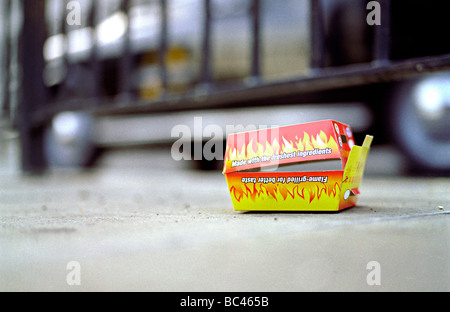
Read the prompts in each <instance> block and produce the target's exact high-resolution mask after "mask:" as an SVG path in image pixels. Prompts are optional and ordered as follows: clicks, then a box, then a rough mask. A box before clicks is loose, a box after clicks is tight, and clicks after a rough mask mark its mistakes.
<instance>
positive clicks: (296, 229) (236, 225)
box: [0, 139, 450, 291]
mask: <svg viewBox="0 0 450 312" xmlns="http://www.w3.org/2000/svg"><path fill="white" fill-rule="evenodd" d="M1 144H2V148H1V152H0V159H1V161H0V291H341V290H342V291H449V290H450V279H449V278H450V268H449V263H450V261H449V260H450V253H449V250H450V248H449V247H450V246H449V242H450V240H449V234H450V233H449V221H450V215H449V208H450V192H449V190H450V179H449V178H443V177H442V178H418V177H406V176H404V175H402V172H401V164H402V163H403V162H402V160H401V158H399V156H398V155H396V154H395V152H392V151H391V150H390V149H388V148H387V149H386V148H377V147H375V148H373V151H372V153H371V154H370V156H369V160H368V168H367V174H366V176H365V178H364V181H363V184H362V188H361V195H360V200H359V205H358V206H357V207H355V208H352V209H348V210H345V211H343V212H340V213H237V212H234V211H233V208H232V205H231V200H230V198H229V194H228V192H227V187H226V183H225V179H224V177H223V175H222V174H221V173H220V172H199V171H192V170H190V169H189V168H187V166H185V164H181V163H174V162H173V161H171V159H170V153H169V152H168V151H159V152H158V151H119V152H113V153H110V154H107V155H105V157H104V159H103V160H102V162H101V164H100V166H99V167H98V168H96V169H95V170H92V171H90V172H84V173H80V172H70V171H69V172H68V171H53V172H51V173H49V174H48V175H46V176H44V177H27V176H23V175H21V174H20V173H19V171H18V169H17V168H18V162H17V153H18V150H17V145H16V144H15V140H14V139H8V140H3V141H2V142H1Z"/></svg>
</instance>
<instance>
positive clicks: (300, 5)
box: [0, 0, 450, 174]
mask: <svg viewBox="0 0 450 312" xmlns="http://www.w3.org/2000/svg"><path fill="white" fill-rule="evenodd" d="M368 2H369V1H365V0H360V1H349V0H338V1H333V0H279V1H274V0H99V1H92V0H76V1H68V0H66V1H63V0H45V1H32V0H22V1H15V0H5V1H2V3H1V4H0V20H1V22H0V23H1V24H2V27H1V32H0V43H1V45H0V46H1V49H0V69H1V70H0V72H1V75H0V92H1V97H0V116H2V119H3V120H6V121H8V122H9V123H10V124H12V125H13V127H15V128H16V129H17V130H18V132H19V133H20V141H21V150H22V169H23V170H24V171H25V172H43V171H45V169H46V168H47V167H48V166H53V165H54V166H76V167H85V166H89V165H93V164H95V160H96V159H97V158H98V156H99V155H100V151H104V150H105V149H108V148H113V147H117V146H127V147H128V146H135V145H145V146H149V147H153V148H155V147H157V146H161V144H166V145H170V144H172V143H173V142H174V140H176V139H177V138H174V137H172V135H171V130H172V129H173V127H174V126H176V125H180V124H181V125H187V126H188V127H190V129H194V125H193V122H194V117H196V116H201V117H202V122H203V126H206V125H209V124H214V125H218V126H220V127H221V128H222V129H223V130H224V131H223V134H226V131H225V129H226V126H227V125H237V124H240V125H244V127H245V126H246V125H250V124H252V125H256V126H259V125H265V126H271V125H285V124H293V123H301V122H306V121H313V120H318V119H329V118H331V119H337V120H339V121H342V122H345V123H349V124H351V125H352V128H353V129H354V131H355V132H356V133H357V134H360V135H361V136H362V135H365V134H366V133H368V132H370V133H371V134H373V135H374V136H375V138H376V140H375V143H379V144H381V143H389V144H393V145H395V146H396V147H398V148H399V149H400V150H401V151H402V152H403V153H404V155H405V156H406V157H407V158H408V160H409V163H410V168H411V171H413V172H427V173H438V174H448V172H449V171H450V130H449V129H448V127H447V124H448V123H449V122H450V72H449V70H450V43H449V41H448V40H446V38H445V29H446V28H447V26H446V22H445V21H446V10H445V8H444V6H443V4H442V2H439V1H422V0H412V1H409V2H408V5H407V6H406V5H405V4H404V3H400V2H399V1H388V0H380V1H375V2H376V3H377V4H379V8H380V11H379V12H378V13H379V16H380V22H381V23H380V25H369V24H368V23H367V15H368V14H369V13H370V12H372V10H373V9H374V7H372V6H368ZM208 139H209V138H208V137H203V136H200V137H195V138H194V141H193V142H192V144H195V142H205V141H207V140H208ZM216 139H218V140H220V141H223V140H224V139H225V137H220V138H216ZM201 167H202V168H208V167H212V168H218V167H220V160H219V161H207V160H203V161H201Z"/></svg>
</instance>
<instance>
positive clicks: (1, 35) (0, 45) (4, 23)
mask: <svg viewBox="0 0 450 312" xmlns="http://www.w3.org/2000/svg"><path fill="white" fill-rule="evenodd" d="M9 2H10V1H9V0H7V1H2V2H1V4H0V17H1V20H0V27H1V28H0V49H1V51H0V62H1V63H0V69H1V72H0V75H1V79H0V90H2V91H3V92H1V93H0V96H1V98H0V117H3V116H2V115H4V116H5V117H6V116H7V115H9V108H10V107H9V77H10V74H9V68H10V66H9V65H10V64H9V61H8V60H9V53H10V52H9V33H10V31H9V29H10V27H9V25H10V14H9V11H10V5H9Z"/></svg>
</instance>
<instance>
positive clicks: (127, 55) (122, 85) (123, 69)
mask: <svg viewBox="0 0 450 312" xmlns="http://www.w3.org/2000/svg"><path fill="white" fill-rule="evenodd" d="M129 9H130V1H129V0H122V2H121V5H120V10H121V11H122V12H123V13H125V14H126V15H127V16H129V14H128V13H129ZM132 57H133V55H132V53H131V32H130V18H129V17H128V18H127V23H126V28H125V34H124V38H123V49H122V56H121V58H120V70H119V92H120V95H121V101H122V102H123V101H125V104H126V105H131V103H132V102H131V96H132V89H133V85H132V79H131V78H132V74H133V59H132Z"/></svg>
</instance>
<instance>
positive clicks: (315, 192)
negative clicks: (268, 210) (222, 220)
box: [229, 171, 342, 204]
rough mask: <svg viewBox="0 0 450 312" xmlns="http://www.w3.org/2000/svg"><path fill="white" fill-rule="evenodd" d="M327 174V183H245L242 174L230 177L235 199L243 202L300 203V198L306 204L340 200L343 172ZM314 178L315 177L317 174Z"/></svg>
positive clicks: (231, 190)
mask: <svg viewBox="0 0 450 312" xmlns="http://www.w3.org/2000/svg"><path fill="white" fill-rule="evenodd" d="M323 173H325V172H323ZM326 174H327V176H326V179H327V183H322V182H306V183H259V182H257V183H243V182H242V175H239V176H235V177H231V178H230V180H229V190H230V193H231V195H232V197H233V200H236V201H237V202H242V203H243V202H249V203H250V204H253V203H254V204H258V203H261V202H265V201H272V202H277V203H283V202H287V201H289V202H290V201H296V202H297V203H298V201H299V200H300V201H302V202H304V203H306V204H311V203H313V202H319V201H320V202H326V201H330V200H331V201H335V200H337V201H338V200H339V196H340V191H341V181H342V172H335V171H330V172H327V173H326ZM247 175H251V174H250V173H249V174H247ZM272 175H273V174H272ZM279 176H281V175H277V176H276V178H275V179H278V177H279ZM312 178H315V176H313V177H312Z"/></svg>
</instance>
